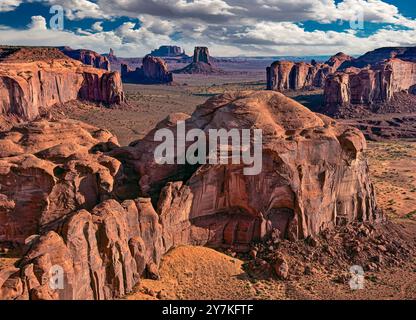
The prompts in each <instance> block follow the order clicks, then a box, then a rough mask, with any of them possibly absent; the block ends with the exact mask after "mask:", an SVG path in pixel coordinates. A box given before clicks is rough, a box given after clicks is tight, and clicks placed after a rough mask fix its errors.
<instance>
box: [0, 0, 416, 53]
mask: <svg viewBox="0 0 416 320" xmlns="http://www.w3.org/2000/svg"><path fill="white" fill-rule="evenodd" d="M56 5H59V6H61V7H62V8H63V9H64V19H63V21H64V24H63V27H64V28H63V30H54V29H53V28H52V26H53V25H54V22H56V21H57V20H56V19H53V17H54V13H52V14H51V7H52V8H56ZM54 6H55V7H54ZM52 11H53V10H52ZM415 31H416V10H415V9H414V0H400V1H399V0H383V1H382V0H0V44H10V45H51V46H61V45H69V46H71V47H74V48H88V49H93V50H96V51H98V52H100V53H103V52H108V51H109V48H110V47H112V48H113V49H114V50H115V51H116V54H117V55H119V56H125V57H138V56H143V55H145V54H147V53H149V52H150V51H151V50H152V49H154V48H156V47H159V46H160V45H164V44H173V45H179V46H182V47H184V48H185V49H186V50H187V51H188V52H191V51H192V49H193V47H194V46H196V45H207V46H209V47H210V51H211V52H212V54H213V55H216V56H239V55H245V56H279V55H332V54H334V53H336V52H339V51H344V52H346V53H348V54H355V55H357V54H361V53H365V52H367V51H369V50H373V49H375V48H377V47H382V46H414V45H416V32H415Z"/></svg>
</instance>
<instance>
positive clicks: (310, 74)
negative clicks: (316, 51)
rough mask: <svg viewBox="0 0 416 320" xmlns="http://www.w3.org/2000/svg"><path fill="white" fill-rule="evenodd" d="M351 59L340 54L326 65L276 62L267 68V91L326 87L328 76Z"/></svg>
mask: <svg viewBox="0 0 416 320" xmlns="http://www.w3.org/2000/svg"><path fill="white" fill-rule="evenodd" d="M351 59H352V58H351V57H350V56H348V55H346V54H344V53H338V54H336V55H335V56H333V57H331V59H329V60H328V61H327V62H325V63H324V64H322V63H316V62H313V63H311V64H309V63H305V62H291V61H276V62H274V63H273V64H272V65H271V66H270V67H268V68H267V89H268V90H276V91H285V90H301V89H308V88H314V87H315V88H321V87H324V84H325V79H326V78H327V76H328V75H329V74H331V73H334V72H335V71H336V70H337V69H338V68H339V67H340V66H341V65H342V64H343V62H345V61H349V60H351Z"/></svg>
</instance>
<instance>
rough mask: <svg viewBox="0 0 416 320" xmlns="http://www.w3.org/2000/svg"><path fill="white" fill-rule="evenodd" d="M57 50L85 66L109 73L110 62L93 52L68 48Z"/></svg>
mask: <svg viewBox="0 0 416 320" xmlns="http://www.w3.org/2000/svg"><path fill="white" fill-rule="evenodd" d="M59 50H61V51H62V53H63V54H65V55H66V56H68V57H70V58H72V59H75V60H78V61H81V62H82V63H83V64H85V65H87V66H91V67H94V68H98V69H103V70H107V71H110V62H109V61H108V59H107V58H106V57H104V56H102V55H100V54H98V53H97V52H95V51H92V50H85V49H78V50H74V49H71V48H69V47H61V48H59Z"/></svg>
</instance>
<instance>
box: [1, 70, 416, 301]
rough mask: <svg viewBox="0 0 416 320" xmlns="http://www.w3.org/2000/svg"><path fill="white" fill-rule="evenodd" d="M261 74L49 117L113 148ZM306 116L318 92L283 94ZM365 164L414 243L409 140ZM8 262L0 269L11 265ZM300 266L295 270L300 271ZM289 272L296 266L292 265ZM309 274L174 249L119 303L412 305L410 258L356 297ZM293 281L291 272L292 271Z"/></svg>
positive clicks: (179, 85) (130, 92)
mask: <svg viewBox="0 0 416 320" xmlns="http://www.w3.org/2000/svg"><path fill="white" fill-rule="evenodd" d="M263 78H264V73H263V72H262V71H261V70H258V72H255V71H254V72H251V73H249V74H244V73H242V74H238V73H236V74H233V75H227V76H225V75H212V76H206V75H192V76H191V75H176V76H175V82H174V84H172V85H135V84H124V90H125V92H126V97H127V101H128V106H127V107H122V108H103V107H99V106H95V105H92V104H78V103H77V104H68V105H66V106H65V107H64V108H63V109H62V108H61V109H58V110H56V111H54V116H56V117H58V118H59V117H69V118H73V119H76V120H81V121H84V122H86V123H88V124H92V125H94V126H96V127H99V128H105V129H108V130H110V131H111V132H112V133H113V134H115V135H116V136H117V137H118V140H119V142H120V144H121V145H128V144H129V143H130V142H132V141H134V140H137V139H140V138H143V137H144V135H145V134H146V133H147V132H148V131H149V130H150V129H151V128H153V127H154V126H155V125H156V124H157V123H158V122H159V121H161V120H163V119H164V118H166V117H167V116H168V115H169V114H171V113H174V112H175V113H176V112H183V113H187V114H191V113H192V112H193V111H194V109H195V107H196V106H197V105H199V104H201V103H203V102H205V101H206V100H207V99H208V98H209V97H211V96H213V95H216V94H220V93H223V92H226V91H228V90H246V89H250V90H263V89H264V87H265V85H266V84H265V81H264V80H263ZM287 94H288V95H289V96H290V97H292V98H294V99H295V100H297V101H299V102H300V103H302V104H304V105H306V106H308V107H310V108H311V109H313V108H314V107H315V106H316V105H319V103H320V99H322V96H321V94H322V92H320V91H313V92H310V91H305V92H296V93H295V92H288V93H287ZM367 153H368V157H369V162H370V170H371V176H372V179H373V182H374V183H375V186H376V190H377V196H378V202H379V205H380V206H381V208H382V209H383V210H384V211H385V212H386V213H387V215H388V217H389V218H390V219H391V220H392V221H393V223H394V224H396V225H397V226H398V227H399V228H402V229H403V230H404V232H405V233H406V234H407V235H408V239H407V240H408V241H409V244H410V243H415V241H416V141H412V140H404V139H389V140H385V141H377V142H374V141H370V142H369V148H368V151H367ZM13 261H15V259H13V256H12V254H11V256H9V258H8V259H1V260H0V263H3V264H4V263H12V262H13ZM302 267H303V266H302ZM292 268H295V269H296V266H292ZM310 268H312V271H311V272H308V275H306V276H305V275H303V274H302V273H303V271H299V272H298V273H299V274H302V276H296V275H294V276H290V278H289V279H288V280H286V281H280V280H277V279H274V278H271V279H261V278H260V279H258V278H256V277H255V276H252V275H249V274H248V273H246V272H245V271H244V270H245V269H244V261H243V260H242V259H239V257H238V256H235V254H234V253H230V252H224V253H221V252H218V251H214V250H211V249H208V248H202V247H201V248H200V247H180V248H177V249H174V250H173V251H171V252H170V253H169V254H167V255H166V256H165V257H164V258H163V260H162V266H161V270H160V275H161V279H160V280H158V281H155V280H143V281H142V282H141V283H140V285H139V286H137V288H136V292H135V293H134V294H132V295H130V296H128V297H126V299H131V300H136V299H139V300H140V299H201V298H202V299H415V298H416V257H415V256H414V254H413V260H412V261H409V262H407V263H405V264H404V265H398V266H393V267H386V268H382V269H381V270H378V271H374V272H368V273H366V283H365V289H364V290H358V291H352V290H351V289H350V287H349V285H348V281H349V279H350V274H349V271H348V268H344V269H342V268H341V269H333V270H324V268H320V267H319V266H318V265H311V266H310ZM295 274H296V272H295Z"/></svg>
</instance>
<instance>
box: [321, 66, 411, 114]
mask: <svg viewBox="0 0 416 320" xmlns="http://www.w3.org/2000/svg"><path fill="white" fill-rule="evenodd" d="M415 88H416V63H413V62H409V61H403V60H400V59H397V58H394V59H390V60H387V61H385V62H383V63H379V64H377V65H375V66H374V67H371V68H364V69H357V68H348V69H346V70H345V71H343V72H338V73H336V74H334V75H332V76H330V77H328V79H327V81H326V85H325V91H324V100H325V111H326V112H327V113H329V114H337V113H342V112H343V110H342V109H348V108H351V107H353V106H354V105H359V106H364V107H365V108H366V109H368V110H369V111H371V112H377V111H378V109H379V108H380V105H381V104H383V103H388V102H390V101H391V100H392V98H393V97H394V95H395V94H396V93H401V92H405V93H409V94H413V93H415ZM402 107H404V106H402ZM397 108H398V110H397V111H404V109H402V108H401V106H397Z"/></svg>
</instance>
